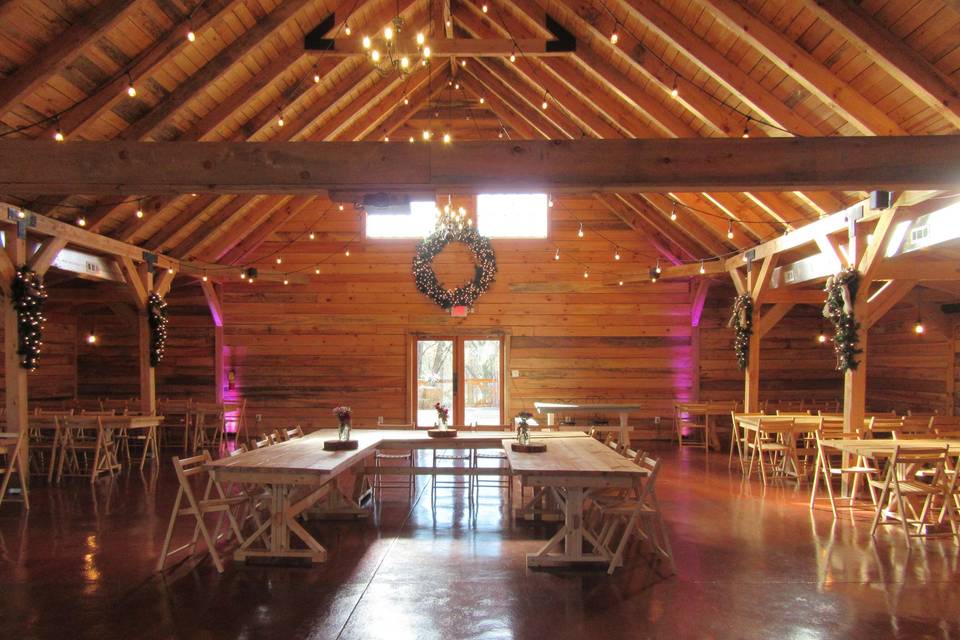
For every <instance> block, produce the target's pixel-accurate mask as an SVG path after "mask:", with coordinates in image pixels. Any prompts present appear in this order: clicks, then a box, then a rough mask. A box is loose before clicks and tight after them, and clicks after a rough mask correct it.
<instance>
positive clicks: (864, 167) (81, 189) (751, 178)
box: [0, 136, 960, 224]
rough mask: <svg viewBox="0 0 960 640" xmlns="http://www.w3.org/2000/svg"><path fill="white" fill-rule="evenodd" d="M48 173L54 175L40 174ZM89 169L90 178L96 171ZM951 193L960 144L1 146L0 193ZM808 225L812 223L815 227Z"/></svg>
mask: <svg viewBox="0 0 960 640" xmlns="http://www.w3.org/2000/svg"><path fill="white" fill-rule="evenodd" d="M51 166H55V167H57V171H56V172H55V173H54V172H50V171H49V170H48V168H49V167H51ZM91 167H95V168H96V170H95V171H91V169H90V168H91ZM958 182H960V136H901V137H872V138H871V137H854V138H839V137H838V138H756V139H754V138H751V139H748V140H743V139H725V138H723V139H721V138H709V139H696V140H692V139H676V140H659V139H658V140H590V139H586V140H551V141H535V140H534V141H511V142H509V143H507V142H500V141H496V140H494V141H465V142H462V143H460V144H458V145H457V146H456V147H446V148H445V147H444V146H441V145H386V146H384V145H382V144H377V143H372V142H349V143H311V144H308V143H298V144H292V143H289V142H261V143H257V142H239V143H234V142H171V143H165V142H150V143H146V142H124V141H107V142H76V143H73V144H67V145H54V144H50V143H48V142H46V141H34V140H0V192H14V193H16V192H25V191H26V192H30V193H37V194H46V193H64V192H73V193H90V194H97V193H111V194H117V193H191V192H202V193H281V194H298V193H316V192H317V191H318V190H324V189H336V190H350V189H355V188H361V189H373V188H378V189H384V190H397V189H400V188H403V189H411V188H412V189H418V188H427V189H432V188H439V189H444V190H446V189H464V190H466V191H472V190H476V189H481V188H489V187H493V186H497V187H499V188H505V187H510V188H537V189H547V190H548V191H550V192H576V191H579V192H583V191H591V192H592V191H638V192H641V191H678V192H682V191H716V192H722V191H754V190H757V191H769V190H784V191H785V190H791V189H796V188H798V187H799V188H807V187H813V188H823V187H827V188H836V187H840V188H846V187H848V186H849V185H852V184H872V185H875V186H876V187H878V188H886V189H890V190H894V191H898V190H904V189H911V188H912V189H950V188H955V186H956V184H957V183H958ZM814 224H815V223H814Z"/></svg>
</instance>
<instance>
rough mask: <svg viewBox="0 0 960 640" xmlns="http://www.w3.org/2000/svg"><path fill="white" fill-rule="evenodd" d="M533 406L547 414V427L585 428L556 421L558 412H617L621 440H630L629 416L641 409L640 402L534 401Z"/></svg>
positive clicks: (627, 441)
mask: <svg viewBox="0 0 960 640" xmlns="http://www.w3.org/2000/svg"><path fill="white" fill-rule="evenodd" d="M533 406H534V407H535V408H536V410H537V413H541V414H545V415H546V416H547V427H548V428H550V429H560V430H564V429H581V430H582V429H583V427H582V426H570V425H561V424H558V423H557V421H556V414H558V413H575V414H597V413H616V414H617V417H618V418H619V419H620V442H621V443H627V444H629V442H630V428H629V426H628V425H627V418H629V417H630V414H631V413H636V412H637V411H639V410H640V405H639V404H570V403H563V402H534V403H533Z"/></svg>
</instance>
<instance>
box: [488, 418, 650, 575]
mask: <svg viewBox="0 0 960 640" xmlns="http://www.w3.org/2000/svg"><path fill="white" fill-rule="evenodd" d="M510 442H512V441H511V440H504V441H503V445H504V450H505V451H506V452H507V460H508V461H509V463H510V468H511V470H512V471H513V473H514V474H517V475H521V476H524V477H525V478H526V479H527V481H528V482H529V483H530V484H533V485H536V486H541V487H546V488H548V489H549V491H550V492H551V493H552V495H553V497H554V499H555V500H556V501H557V503H558V504H560V505H561V506H562V508H563V512H564V522H563V526H562V527H560V530H559V531H557V533H556V534H555V535H554V536H553V537H552V538H550V540H548V541H547V543H546V544H545V545H544V546H543V547H541V548H540V550H539V551H537V552H536V553H530V554H527V566H528V567H556V566H562V565H565V564H569V563H580V562H609V561H610V554H609V553H608V552H607V550H606V549H605V547H604V546H603V544H602V543H601V542H600V541H599V540H598V539H597V538H596V537H595V536H594V534H593V532H591V531H589V530H588V529H586V528H585V527H584V522H583V504H584V501H585V500H586V499H587V498H589V497H590V494H591V493H592V492H594V491H597V490H599V489H604V488H608V487H626V488H629V487H631V486H634V485H635V484H636V483H637V482H639V481H640V480H641V478H642V477H643V476H644V475H645V472H644V471H643V470H642V469H641V468H640V467H639V466H637V465H636V464H634V463H633V462H632V461H631V460H628V459H627V458H624V457H623V456H622V455H620V454H619V453H617V452H616V451H614V450H613V449H611V448H610V447H608V446H606V445H604V444H603V443H601V442H598V441H596V440H594V439H593V438H577V437H574V438H569V437H567V438H557V439H555V440H550V442H549V443H548V444H547V450H546V451H545V452H543V453H517V452H515V451H513V450H512V449H511V448H510ZM584 539H586V541H587V542H589V543H590V544H591V545H592V546H593V548H594V550H593V551H592V552H590V553H584V551H583V542H584Z"/></svg>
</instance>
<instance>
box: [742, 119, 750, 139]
mask: <svg viewBox="0 0 960 640" xmlns="http://www.w3.org/2000/svg"><path fill="white" fill-rule="evenodd" d="M742 137H743V138H749V137H750V116H747V119H746V121H745V122H744V123H743V135H742Z"/></svg>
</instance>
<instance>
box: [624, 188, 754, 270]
mask: <svg viewBox="0 0 960 640" xmlns="http://www.w3.org/2000/svg"><path fill="white" fill-rule="evenodd" d="M620 197H621V198H623V199H624V200H625V201H626V202H627V203H628V204H629V205H630V206H631V207H633V208H634V209H635V210H637V211H639V212H641V213H643V212H646V211H650V212H652V213H653V214H655V215H656V216H657V219H658V220H660V221H661V224H659V225H658V227H659V228H660V229H661V230H662V231H664V232H666V229H669V228H670V225H673V226H674V227H676V228H677V229H678V230H680V231H682V232H683V233H684V234H685V235H686V236H688V237H690V238H692V239H693V240H694V241H696V242H697V243H698V244H699V245H700V246H701V247H703V248H704V250H705V253H706V255H708V256H710V255H722V254H724V253H727V252H728V251H729V250H730V246H731V245H729V243H730V241H729V240H727V237H726V235H725V234H726V228H721V227H722V225H715V226H711V225H710V224H707V223H706V221H705V220H703V219H701V218H700V217H698V216H696V215H695V214H693V213H690V214H688V216H687V217H683V216H681V215H680V214H681V213H683V212H682V211H678V217H677V220H670V214H671V213H672V212H673V201H672V200H670V198H668V197H667V196H665V195H663V194H660V193H638V194H620ZM732 246H736V245H732ZM703 255H704V254H700V256H701V257H702V256H703Z"/></svg>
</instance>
